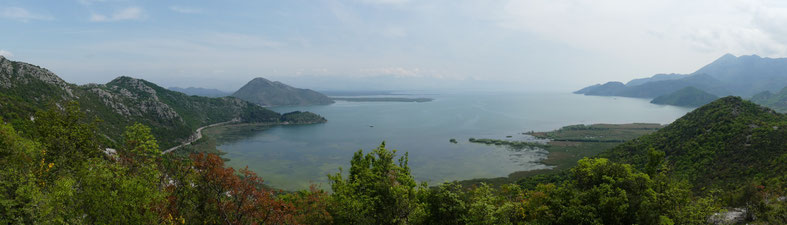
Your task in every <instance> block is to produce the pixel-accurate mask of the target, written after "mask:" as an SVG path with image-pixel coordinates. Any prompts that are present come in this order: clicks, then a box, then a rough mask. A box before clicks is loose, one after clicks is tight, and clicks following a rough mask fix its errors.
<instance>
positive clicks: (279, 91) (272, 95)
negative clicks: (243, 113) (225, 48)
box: [232, 77, 333, 106]
mask: <svg viewBox="0 0 787 225" xmlns="http://www.w3.org/2000/svg"><path fill="white" fill-rule="evenodd" d="M232 96H234V97H236V98H240V99H243V100H246V101H249V102H252V103H254V104H258V105H261V106H282V105H327V104H331V103H333V100H331V99H330V98H328V96H325V95H323V94H321V93H319V92H316V91H312V90H309V89H301V88H294V87H291V86H289V85H286V84H283V83H281V82H278V81H275V82H274V81H269V80H267V79H265V78H262V77H257V78H254V79H253V80H251V81H249V83H246V85H243V87H241V88H240V89H238V91H236V92H235V93H234V94H232Z"/></svg>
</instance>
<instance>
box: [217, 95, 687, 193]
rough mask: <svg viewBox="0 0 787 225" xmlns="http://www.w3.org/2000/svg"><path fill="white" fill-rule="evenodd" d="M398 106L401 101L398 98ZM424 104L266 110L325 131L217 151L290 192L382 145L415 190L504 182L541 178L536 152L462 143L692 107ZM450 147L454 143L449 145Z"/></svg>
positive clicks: (266, 137) (518, 99)
mask: <svg viewBox="0 0 787 225" xmlns="http://www.w3.org/2000/svg"><path fill="white" fill-rule="evenodd" d="M397 97H402V96H397ZM411 97H430V98H434V99H435V100H434V101H432V102H425V103H406V102H344V101H340V102H337V103H335V104H332V105H327V106H305V107H275V108H271V109H272V110H274V111H278V112H289V111H294V110H301V111H310V112H315V113H318V114H320V115H322V116H324V117H325V118H327V119H328V122H327V123H324V124H315V125H297V126H276V127H271V128H270V129H267V130H263V131H256V132H246V133H244V134H242V135H241V137H234V138H232V139H230V140H225V141H222V143H221V144H220V146H219V149H221V150H223V151H225V152H227V153H228V154H227V155H225V157H227V158H230V159H231V160H230V161H229V162H228V164H229V165H230V166H233V167H236V168H237V167H243V166H247V165H248V166H249V168H250V169H252V170H253V171H255V172H257V173H258V174H259V175H261V176H262V177H263V178H264V179H265V180H266V183H268V184H270V185H271V186H273V187H277V188H282V189H288V190H295V189H302V188H307V187H308V186H309V185H310V184H318V185H320V186H321V187H322V188H325V189H329V186H328V183H327V181H328V180H327V177H326V174H334V173H336V172H338V168H339V167H343V168H345V169H348V168H349V160H350V158H351V157H352V155H353V153H354V152H356V151H358V150H359V149H363V150H364V151H369V150H371V149H374V148H375V147H377V146H379V145H380V143H381V142H383V141H385V142H386V145H387V147H388V148H389V149H397V150H398V152H399V153H402V154H403V153H404V152H409V156H410V167H411V168H412V170H413V174H414V176H415V177H416V179H417V180H418V181H427V182H429V183H430V184H436V183H439V182H443V181H451V180H463V179H471V178H483V177H500V176H507V175H508V174H509V173H512V172H515V171H523V170H533V169H543V168H548V167H547V166H545V165H543V164H540V163H538V161H539V160H540V159H543V158H545V157H546V152H544V151H543V150H531V151H524V152H511V151H509V150H507V149H505V148H503V147H495V146H486V145H482V144H474V143H469V142H467V139H468V138H471V137H473V138H497V139H507V138H506V136H509V135H511V136H513V137H512V138H510V139H523V138H526V136H524V135H522V134H521V133H522V132H527V131H531V130H533V131H549V130H554V129H557V128H560V127H562V126H565V125H572V124H593V123H632V122H650V123H662V124H665V123H670V122H672V121H674V120H675V119H677V118H678V117H681V116H683V115H684V114H686V113H687V112H688V111H690V110H691V108H682V107H674V106H661V105H654V104H650V103H649V100H647V99H633V98H621V97H597V96H583V95H574V94H555V93H549V94H522V93H519V94H512V93H508V94H474V95H467V94H439V95H437V94H435V95H417V96H411ZM451 138H455V139H457V140H458V141H459V143H458V144H452V143H450V142H449V139H451ZM218 139H219V140H222V138H221V137H218Z"/></svg>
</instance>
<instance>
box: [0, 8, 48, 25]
mask: <svg viewBox="0 0 787 225" xmlns="http://www.w3.org/2000/svg"><path fill="white" fill-rule="evenodd" d="M0 17H2V18H6V19H12V20H18V21H22V22H28V21H31V20H52V16H48V15H41V14H36V13H32V12H30V11H27V9H24V8H20V7H6V8H2V9H0Z"/></svg>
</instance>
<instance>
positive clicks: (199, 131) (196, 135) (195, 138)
mask: <svg viewBox="0 0 787 225" xmlns="http://www.w3.org/2000/svg"><path fill="white" fill-rule="evenodd" d="M235 122H240V119H238V118H235V119H232V120H230V121H225V122H221V123H214V124H211V125H207V126H203V127H200V128H197V131H196V132H195V133H194V135H192V136H191V138H189V140H187V141H185V142H183V143H182V144H180V145H178V146H175V147H172V148H169V149H167V150H165V151H163V152H161V154H167V153H170V152H172V151H175V149H178V148H180V147H183V146H186V145H190V144H191V143H194V142H195V141H198V140H199V139H200V138H202V129H205V128H208V127H215V126H220V125H224V124H228V123H235Z"/></svg>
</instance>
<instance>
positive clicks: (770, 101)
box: [751, 87, 787, 113]
mask: <svg viewBox="0 0 787 225" xmlns="http://www.w3.org/2000/svg"><path fill="white" fill-rule="evenodd" d="M751 101H752V102H754V103H757V104H760V105H764V106H767V107H770V108H772V109H774V110H776V111H779V112H782V113H785V112H787V87H784V88H783V89H782V90H781V91H780V92H777V93H775V94H774V93H771V92H770V91H764V92H760V93H759V94H756V95H754V96H753V97H752V98H751Z"/></svg>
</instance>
